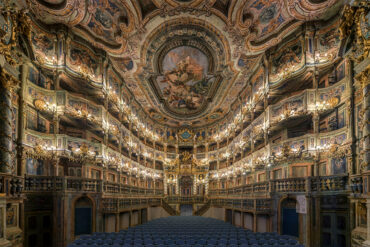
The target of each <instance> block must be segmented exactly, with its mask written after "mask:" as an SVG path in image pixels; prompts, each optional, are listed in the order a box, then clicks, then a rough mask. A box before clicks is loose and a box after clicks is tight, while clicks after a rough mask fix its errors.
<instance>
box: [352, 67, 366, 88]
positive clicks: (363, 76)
mask: <svg viewBox="0 0 370 247" xmlns="http://www.w3.org/2000/svg"><path fill="white" fill-rule="evenodd" d="M355 80H356V81H358V82H359V83H360V85H361V87H362V89H364V88H365V87H367V86H368V85H369V83H370V65H368V66H367V67H366V69H364V70H363V71H362V72H361V73H359V74H357V75H356V76H355Z"/></svg>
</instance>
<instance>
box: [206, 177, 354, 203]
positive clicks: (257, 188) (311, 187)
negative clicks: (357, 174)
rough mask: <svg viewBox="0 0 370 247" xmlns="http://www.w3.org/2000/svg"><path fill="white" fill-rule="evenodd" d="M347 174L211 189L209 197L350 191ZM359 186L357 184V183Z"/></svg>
mask: <svg viewBox="0 0 370 247" xmlns="http://www.w3.org/2000/svg"><path fill="white" fill-rule="evenodd" d="M348 187H349V186H348V176H347V175H333V176H323V177H306V178H287V179H277V180H270V181H268V182H261V183H255V184H247V185H244V186H240V187H234V188H230V189H222V190H220V189H217V190H209V197H226V198H230V197H242V196H243V197H255V196H258V197H261V196H263V195H265V196H269V195H270V193H287V192H289V193H306V192H307V193H310V192H320V193H323V192H338V191H349V188H348ZM356 188H357V185H356Z"/></svg>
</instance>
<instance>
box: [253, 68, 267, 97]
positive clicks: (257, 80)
mask: <svg viewBox="0 0 370 247" xmlns="http://www.w3.org/2000/svg"><path fill="white" fill-rule="evenodd" d="M263 83H264V70H263V68H262V67H261V68H260V69H259V70H258V71H257V72H256V74H255V75H254V76H253V77H252V79H251V84H252V95H253V96H252V101H253V103H256V100H258V99H259V97H260V96H261V95H262V93H263V89H264V85H263Z"/></svg>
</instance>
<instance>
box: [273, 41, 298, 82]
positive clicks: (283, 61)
mask: <svg viewBox="0 0 370 247" xmlns="http://www.w3.org/2000/svg"><path fill="white" fill-rule="evenodd" d="M303 65H304V56H303V45H302V40H301V39H297V40H294V41H291V42H289V43H288V44H287V45H286V46H284V47H282V48H280V49H278V52H277V53H276V54H275V55H273V57H272V61H271V65H270V74H269V79H270V83H276V82H278V81H280V80H281V79H283V77H284V76H286V75H288V74H290V73H293V72H296V71H298V70H299V69H300V68H301V67H302V66H303Z"/></svg>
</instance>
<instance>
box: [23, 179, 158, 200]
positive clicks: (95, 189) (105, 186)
mask: <svg viewBox="0 0 370 247" xmlns="http://www.w3.org/2000/svg"><path fill="white" fill-rule="evenodd" d="M24 181H25V182H24V185H25V188H24V190H25V192H55V191H66V192H89V193H105V194H112V195H144V196H161V195H163V190H162V189H158V190H157V189H144V188H137V187H132V186H128V185H125V184H120V183H113V182H108V181H103V180H99V179H90V178H76V177H57V176H31V175H26V176H25V178H24Z"/></svg>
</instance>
